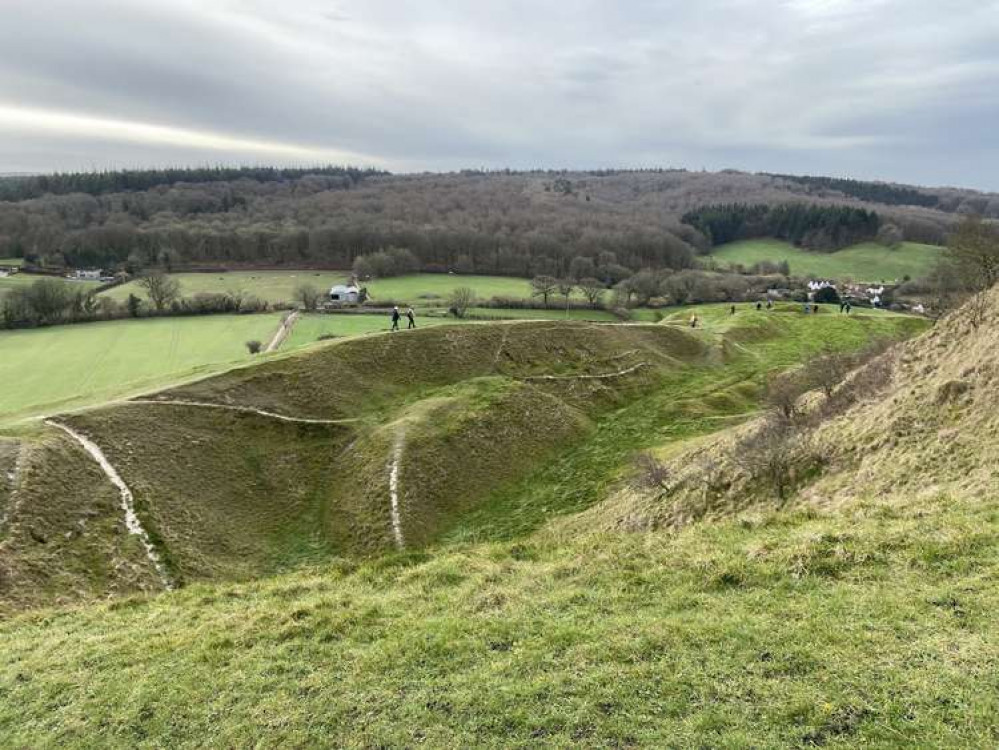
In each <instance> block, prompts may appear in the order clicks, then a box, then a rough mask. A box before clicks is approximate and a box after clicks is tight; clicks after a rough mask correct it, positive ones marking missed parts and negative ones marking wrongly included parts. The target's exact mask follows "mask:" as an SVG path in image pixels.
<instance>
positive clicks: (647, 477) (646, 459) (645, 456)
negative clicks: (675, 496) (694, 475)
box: [632, 453, 671, 490]
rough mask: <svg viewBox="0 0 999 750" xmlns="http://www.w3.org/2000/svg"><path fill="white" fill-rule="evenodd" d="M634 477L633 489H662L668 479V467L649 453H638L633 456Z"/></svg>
mask: <svg viewBox="0 0 999 750" xmlns="http://www.w3.org/2000/svg"><path fill="white" fill-rule="evenodd" d="M634 465H635V475H634V477H633V480H632V484H633V486H634V487H635V489H639V490H655V489H662V488H663V487H665V486H666V483H667V482H668V481H669V478H670V474H671V472H670V468H669V466H668V465H667V464H666V463H665V462H663V461H660V460H659V459H657V458H656V457H655V456H653V455H651V454H649V453H639V454H638V455H637V456H635V461H634Z"/></svg>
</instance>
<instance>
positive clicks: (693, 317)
mask: <svg viewBox="0 0 999 750" xmlns="http://www.w3.org/2000/svg"><path fill="white" fill-rule="evenodd" d="M690 327H691V328H697V313H694V314H693V315H691V316H690Z"/></svg>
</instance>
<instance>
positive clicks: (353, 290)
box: [330, 284, 361, 305]
mask: <svg viewBox="0 0 999 750" xmlns="http://www.w3.org/2000/svg"><path fill="white" fill-rule="evenodd" d="M360 301H361V290H360V289H358V288H357V287H356V286H355V285H353V284H351V285H350V286H347V285H345V284H337V285H336V286H334V287H333V288H332V289H330V302H332V303H334V304H340V305H356V304H358V303H359V302H360Z"/></svg>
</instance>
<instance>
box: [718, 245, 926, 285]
mask: <svg viewBox="0 0 999 750" xmlns="http://www.w3.org/2000/svg"><path fill="white" fill-rule="evenodd" d="M942 253H943V248H940V247H937V246H935V245H920V244H918V243H915V242H903V243H902V245H901V246H900V247H899V248H897V249H895V250H891V249H889V248H886V247H885V246H883V245H878V244H876V243H873V242H865V243H863V244H860V245H854V246H853V247H848V248H844V249H843V250H838V251H836V252H834V253H815V252H808V251H806V250H802V249H800V248H797V247H794V246H793V245H790V244H788V243H786V242H782V241H780V240H769V239H762V240H743V241H741V242H732V243H729V244H727V245H720V246H719V247H717V248H715V249H714V250H712V251H711V258H712V259H714V260H716V261H718V262H719V263H721V264H727V263H738V264H741V265H744V266H751V265H753V264H755V263H759V262H761V261H771V262H774V263H776V262H778V261H782V260H786V261H787V262H788V265H789V266H790V267H791V273H792V274H793V275H795V276H806V277H813V278H818V279H836V280H852V281H871V282H880V281H886V282H890V281H894V280H901V279H902V278H903V277H905V276H909V277H910V278H919V277H920V276H925V275H926V274H928V273H929V272H930V271H931V270H932V269H933V266H934V265H935V264H936V262H937V260H938V259H939V258H940V256H941V254H942Z"/></svg>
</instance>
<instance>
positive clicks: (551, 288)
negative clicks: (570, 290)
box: [531, 276, 558, 307]
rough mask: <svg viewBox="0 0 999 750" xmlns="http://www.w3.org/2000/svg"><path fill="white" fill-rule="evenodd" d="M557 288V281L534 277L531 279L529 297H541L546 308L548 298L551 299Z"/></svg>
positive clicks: (549, 278) (545, 277) (551, 278)
mask: <svg viewBox="0 0 999 750" xmlns="http://www.w3.org/2000/svg"><path fill="white" fill-rule="evenodd" d="M557 288H558V280H557V279H555V278H553V277H551V276H535V277H534V278H533V279H531V296H532V297H541V299H542V300H543V301H544V303H545V307H548V298H549V297H551V296H552V295H553V294H554V293H555V290H556V289H557Z"/></svg>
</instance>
